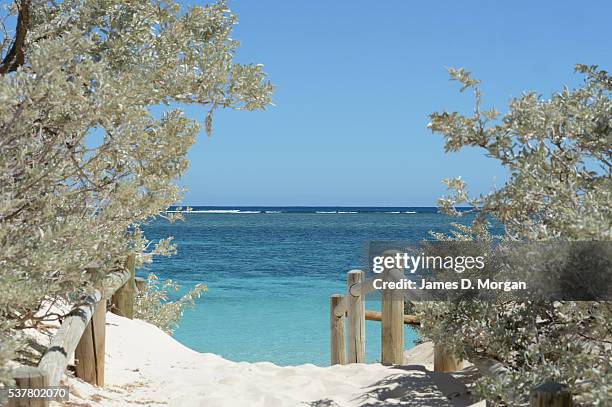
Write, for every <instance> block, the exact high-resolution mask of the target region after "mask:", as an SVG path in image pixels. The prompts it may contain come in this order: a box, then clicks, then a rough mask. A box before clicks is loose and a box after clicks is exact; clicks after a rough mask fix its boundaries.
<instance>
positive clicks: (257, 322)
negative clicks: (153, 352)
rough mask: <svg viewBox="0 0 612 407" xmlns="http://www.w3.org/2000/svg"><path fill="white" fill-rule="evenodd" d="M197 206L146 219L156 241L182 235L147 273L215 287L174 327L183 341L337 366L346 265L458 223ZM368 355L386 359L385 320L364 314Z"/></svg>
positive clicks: (419, 215) (429, 213)
mask: <svg viewBox="0 0 612 407" xmlns="http://www.w3.org/2000/svg"><path fill="white" fill-rule="evenodd" d="M193 209H194V212H195V213H191V214H186V215H185V221H183V222H176V223H169V222H167V221H165V220H155V221H153V222H152V223H151V224H150V225H148V226H146V227H145V233H146V235H147V237H148V238H149V239H151V240H155V239H159V238H163V237H167V236H174V240H175V242H176V243H177V245H178V254H177V255H176V256H173V257H170V258H158V259H156V260H155V261H154V263H153V265H151V266H149V267H148V268H147V269H144V270H140V271H139V274H140V275H142V276H144V275H146V273H147V272H149V271H152V272H155V273H156V274H157V275H158V276H159V277H160V278H162V279H163V278H171V279H173V280H175V281H177V282H178V283H179V284H181V285H182V286H183V288H187V287H188V286H193V285H194V284H196V283H204V284H206V285H207V286H208V291H207V292H206V293H205V294H204V295H203V297H202V298H201V299H200V300H198V302H197V304H196V306H195V308H194V309H191V310H188V311H187V312H185V314H184V316H183V319H182V321H181V324H180V327H179V328H178V329H177V330H176V332H175V337H176V339H178V340H179V341H180V342H182V343H183V344H185V345H187V346H189V347H190V348H193V349H195V350H198V351H200V352H211V353H216V354H218V355H221V356H223V357H225V358H227V359H230V360H234V361H248V362H255V361H270V362H273V363H276V364H280V365H296V364H303V363H314V364H317V365H321V366H327V365H328V364H329V297H330V295H331V294H334V293H341V294H344V293H345V292H346V272H347V271H348V270H350V269H354V268H362V259H363V255H364V245H365V242H367V241H369V240H415V239H422V238H426V237H427V236H428V231H430V230H432V231H447V230H449V227H450V225H449V223H450V222H451V221H457V219H456V218H449V217H447V216H445V215H442V214H438V213H437V210H436V208H347V207H342V208H330V207H325V208H324V207H317V208H310V207H309V208H304V207H291V208H261V207H231V208H230V207H225V208H212V207H194V208H193ZM211 211H212V212H211ZM323 212H324V213H323ZM330 212H333V213H330ZM336 212H337V213H336ZM354 212H357V213H354ZM398 212H399V213H398ZM413 212H414V213H413ZM470 218H471V216H464V217H462V218H461V222H462V223H463V222H467V221H469V220H470ZM366 307H367V308H368V309H379V304H378V303H376V302H368V303H367V304H366ZM405 338H406V343H405V346H406V348H409V347H411V346H413V341H414V340H415V339H416V334H415V332H414V331H413V330H412V329H411V328H408V327H407V328H406V335H405ZM366 358H367V361H368V362H375V361H378V360H380V324H379V323H378V322H370V321H367V322H366Z"/></svg>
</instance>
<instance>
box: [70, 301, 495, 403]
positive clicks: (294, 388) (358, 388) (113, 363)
mask: <svg viewBox="0 0 612 407" xmlns="http://www.w3.org/2000/svg"><path fill="white" fill-rule="evenodd" d="M106 338H107V339H106V385H105V387H104V388H103V389H101V388H97V387H95V386H91V385H89V384H87V383H84V382H82V381H81V380H79V379H76V378H74V377H68V378H66V379H65V381H66V383H67V384H68V385H69V386H70V388H71V397H70V399H71V401H70V403H64V404H63V405H66V406H126V407H127V406H140V407H142V406H181V407H182V406H206V407H217V406H231V407H242V406H248V407H251V406H253V407H255V406H264V407H276V406H290V407H294V406H313V407H314V406H317V407H336V406H387V405H401V406H468V405H470V404H471V403H472V402H471V400H470V397H469V396H468V395H467V394H466V388H465V386H463V385H462V384H461V380H468V379H465V377H466V374H467V373H466V372H463V373H459V374H456V375H454V376H455V377H453V376H452V375H449V374H441V373H433V372H431V371H430V370H428V369H427V368H431V364H430V362H431V360H432V358H431V356H432V350H431V345H429V344H423V345H419V346H418V347H417V348H414V349H411V350H410V351H408V352H407V360H406V362H407V365H406V366H403V367H401V368H391V367H386V366H382V365H381V364H351V365H345V366H332V367H325V368H323V367H317V366H314V365H310V364H306V365H301V366H290V367H280V366H276V365H274V364H272V363H268V362H261V363H246V362H231V361H228V360H225V359H223V358H221V357H219V356H217V355H213V354H210V353H198V352H195V351H193V350H191V349H189V348H186V347H185V346H183V345H181V344H180V343H178V342H177V341H175V340H174V339H173V338H171V337H170V336H168V335H166V334H165V333H163V332H162V331H161V330H159V329H158V328H156V327H155V326H153V325H150V324H148V323H146V322H143V321H139V320H134V321H132V320H129V319H125V318H122V317H119V316H116V315H114V314H111V313H108V314H107V332H106ZM468 373H469V372H468ZM447 396H448V397H447ZM478 405H481V404H478ZM482 405H484V404H482Z"/></svg>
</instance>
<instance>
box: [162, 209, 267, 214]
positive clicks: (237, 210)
mask: <svg viewBox="0 0 612 407" xmlns="http://www.w3.org/2000/svg"><path fill="white" fill-rule="evenodd" d="M166 213H240V214H242V213H260V212H259V211H241V210H240V209H206V210H197V211H166Z"/></svg>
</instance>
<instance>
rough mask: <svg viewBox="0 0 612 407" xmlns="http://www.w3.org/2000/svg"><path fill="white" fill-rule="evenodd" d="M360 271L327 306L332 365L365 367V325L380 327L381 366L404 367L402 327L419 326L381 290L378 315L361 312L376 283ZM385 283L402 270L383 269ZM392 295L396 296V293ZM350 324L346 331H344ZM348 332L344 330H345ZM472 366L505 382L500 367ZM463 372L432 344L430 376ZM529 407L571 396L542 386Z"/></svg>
mask: <svg viewBox="0 0 612 407" xmlns="http://www.w3.org/2000/svg"><path fill="white" fill-rule="evenodd" d="M364 277H365V275H364V273H363V271H361V270H351V271H349V272H348V274H347V290H346V291H347V293H346V295H340V294H334V295H332V296H331V301H330V330H331V332H330V336H331V364H332V365H335V364H346V363H365V321H366V320H369V321H380V322H381V325H382V326H381V361H382V363H383V364H391V365H401V364H403V363H404V360H403V359H404V354H403V353H404V325H405V324H408V325H420V322H419V320H418V319H417V317H416V316H414V315H404V299H405V298H404V293H403V292H402V294H401V295H402V296H401V297H398V294H397V293H399V292H400V291H399V290H398V291H396V290H385V291H383V293H382V295H381V300H382V306H381V309H382V311H381V312H378V311H371V310H365V295H366V294H368V293H370V292H372V291H374V290H375V287H374V281H375V279H372V278H371V279H367V280H366V279H365V278H364ZM380 278H382V279H383V281H400V279H402V278H404V275H403V273H402V272H401V271H400V270H396V269H392V270H384V271H383V273H382V275H381V277H380ZM394 292H395V294H394ZM406 294H407V295H406V299H408V300H409V301H418V300H419V299H420V298H421V297H420V296H419V294H418V293H411V292H408V293H406ZM347 325H348V329H346V327H347ZM345 329H346V331H345ZM471 362H472V363H473V364H474V366H476V368H477V369H478V370H479V371H480V372H481V373H482V374H484V375H487V376H489V377H492V378H493V379H495V380H503V377H504V376H505V375H506V373H507V371H508V370H507V368H506V367H505V366H503V364H502V363H500V362H498V361H496V360H493V359H490V358H485V357H479V358H474V360H471ZM462 368H463V361H462V360H460V359H458V358H457V357H455V355H454V354H452V353H451V352H448V351H447V350H446V349H445V348H444V346H442V345H440V344H434V371H436V372H454V371H458V370H461V369H462ZM530 406H531V407H570V406H572V396H571V394H570V393H569V391H568V390H567V388H566V387H565V386H563V385H560V384H558V383H554V382H550V381H549V382H544V383H542V384H540V385H539V386H536V387H535V388H533V390H532V391H531V393H530Z"/></svg>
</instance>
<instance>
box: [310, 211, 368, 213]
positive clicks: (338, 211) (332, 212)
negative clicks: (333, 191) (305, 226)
mask: <svg viewBox="0 0 612 407" xmlns="http://www.w3.org/2000/svg"><path fill="white" fill-rule="evenodd" d="M315 213H359V212H353V211H316V212H315Z"/></svg>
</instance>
